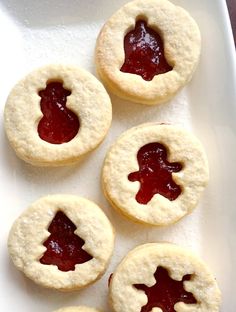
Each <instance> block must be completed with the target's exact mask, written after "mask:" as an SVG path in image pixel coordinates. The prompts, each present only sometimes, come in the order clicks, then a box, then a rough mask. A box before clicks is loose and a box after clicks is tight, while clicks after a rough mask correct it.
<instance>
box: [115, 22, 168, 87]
mask: <svg viewBox="0 0 236 312" xmlns="http://www.w3.org/2000/svg"><path fill="white" fill-rule="evenodd" d="M124 50H125V62H124V64H123V65H122V67H121V69H120V70H121V71H122V72H125V73H130V74H136V75H140V76H141V77H142V78H143V79H144V80H147V81H149V80H152V79H153V77H154V76H155V75H159V74H164V73H166V72H168V71H170V70H172V69H173V68H172V67H171V66H170V65H169V64H168V63H167V61H166V59H165V55H164V46H163V41H162V39H161V37H160V36H159V35H158V33H157V32H156V31H155V30H153V29H152V28H150V27H148V26H147V23H146V22H145V21H142V20H140V21H137V22H136V25H135V28H134V29H133V30H131V31H130V32H129V33H128V34H127V35H126V36H125V38H124Z"/></svg>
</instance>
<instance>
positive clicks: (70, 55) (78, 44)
mask: <svg viewBox="0 0 236 312" xmlns="http://www.w3.org/2000/svg"><path fill="white" fill-rule="evenodd" d="M173 2H174V3H176V4H179V5H181V6H183V7H184V8H186V9H187V10H189V12H190V13H191V14H192V16H193V17H194V18H195V19H196V21H197V23H198V24H199V26H200V29H201V33H202V39H203V40H202V41H203V42H202V57H201V60H200V64H199V66H198V69H197V71H196V74H195V76H194V79H193V80H192V82H191V83H190V84H189V85H188V86H187V87H186V88H185V89H184V90H183V91H182V92H181V93H180V94H179V95H178V96H177V97H176V98H174V99H173V100H172V101H171V102H170V103H167V104H164V105H162V106H160V107H146V106H142V105H138V104H134V103H129V102H125V101H120V100H119V99H118V98H116V97H115V96H112V101H113V123H112V127H111V130H110V132H109V134H108V136H107V138H106V140H105V141H104V142H103V144H102V145H101V146H100V147H99V148H98V149H97V150H96V151H94V152H92V153H91V154H90V155H89V156H88V157H87V158H86V159H85V160H84V161H83V162H82V163H81V164H80V165H77V166H72V167H64V168H54V169H42V168H41V169H40V168H36V167H32V166H30V165H27V164H25V163H24V162H22V161H21V160H19V159H18V158H17V157H16V156H15V154H14V151H13V150H12V149H11V148H10V147H9V144H8V142H7V139H6V137H5V134H4V127H3V109H4V104H5V101H6V98H7V95H8V93H9V91H10V89H11V88H12V87H13V85H14V84H15V83H16V82H17V81H18V80H19V79H20V78H21V77H22V76H24V75H25V74H26V73H28V72H29V71H30V70H31V69H33V68H35V67H38V66H40V65H44V64H47V63H62V62H64V63H70V64H76V65H80V66H81V67H83V68H85V69H87V70H89V71H90V72H92V73H94V74H95V67H94V58H93V54H94V46H95V41H96V37H97V35H98V32H99V30H100V28H101V26H102V24H103V23H104V21H105V20H106V19H107V18H108V17H109V16H110V15H111V14H112V13H113V12H114V11H115V10H116V9H118V8H119V7H120V6H121V5H122V4H124V3H126V1H124V0H109V1H108V0H97V1H95V0H94V1H93V0H86V1H85V0H77V1H76V0H70V1H63V0H51V1H46V0H41V1H32V0H21V1H17V0H0V38H1V44H0V166H1V167H0V203H1V204H0V214H1V215H0V222H1V226H0V231H1V232H0V283H1V284H0V310H1V311H18V312H23V311H24V312H31V311H34V312H42V311H45V312H50V311H53V310H55V309H56V308H59V307H62V306H68V305H77V304H84V305H85V304H87V305H91V306H95V307H98V308H101V309H103V310H104V312H108V311H109V310H110V309H109V307H108V304H107V291H108V288H107V279H108V277H109V275H110V274H111V272H112V271H113V269H114V267H115V266H116V264H117V263H118V262H119V261H120V260H121V259H122V257H123V256H124V255H125V254H126V252H127V251H128V250H130V249H131V248H133V247H134V246H136V245H138V244H141V243H145V242H153V241H162V240H164V241H170V242H175V243H178V244H181V245H183V246H186V247H189V248H192V249H193V250H194V251H195V252H196V253H198V254H199V255H200V256H201V257H202V258H203V259H204V260H205V261H206V262H207V263H208V265H209V266H210V268H211V270H212V272H214V274H215V276H216V278H217V280H218V283H219V286H220V288H221V290H222V293H223V305H222V309H221V311H222V312H235V311H236V296H235V289H236V273H235V272H236V268H235V263H236V261H235V260H236V254H235V253H236V246H235V244H236V243H235V242H236V235H235V229H234V227H235V225H236V213H235V211H236V191H235V186H236V161H235V160H236V137H235V134H236V92H235V86H236V74H235V73H236V71H235V68H236V67H235V62H234V61H235V54H234V47H233V41H232V34H231V31H230V28H229V21H228V16H227V12H226V6H225V3H224V1H223V0H214V1H212V0H198V1H196V0H191V1H190V0H173ZM147 121H161V122H167V121H169V122H172V123H178V124H182V125H184V126H186V127H187V128H190V129H192V130H193V131H194V133H195V134H196V135H197V136H198V137H199V138H200V140H201V141H202V143H203V145H204V146H205V148H206V151H207V154H208V158H209V164H210V175H211V178H210V183H209V186H208V188H207V190H206V191H205V193H204V195H203V197H202V200H201V203H200V204H199V205H198V207H197V209H196V210H195V211H194V213H193V214H191V215H190V216H188V217H186V218H184V219H183V220H182V221H180V222H179V223H177V224H176V225H173V226H170V227H168V228H163V229H156V228H154V227H144V226H142V225H135V224H132V223H131V222H129V221H127V220H125V219H124V218H123V217H121V216H119V215H118V214H117V213H116V212H114V211H113V210H112V208H111V207H110V206H109V204H108V203H107V202H106V200H105V199H104V197H103V194H102V191H101V186H100V172H101V167H102V162H103V159H104V156H105V153H106V151H107V148H108V147H109V145H110V144H111V142H113V140H114V139H115V138H116V137H117V136H118V135H119V134H120V133H121V132H122V131H124V130H125V129H128V128H129V127H131V126H133V125H138V124H140V123H142V122H147ZM53 193H71V194H76V195H79V196H85V197H87V198H89V199H91V200H94V201H95V202H96V203H98V204H100V206H101V207H102V208H103V209H104V211H105V212H106V213H107V215H108V217H109V218H110V220H111V221H112V223H113V224H114V226H115V228H116V231H117V239H116V247H115V253H114V257H113V258H112V261H111V265H110V266H109V268H108V270H107V273H106V274H105V275H104V277H103V278H102V279H101V280H100V281H99V282H97V283H96V284H94V285H93V286H90V287H88V288H87V289H84V290H82V291H80V292H75V293H59V292H56V291H52V290H47V289H43V288H41V287H39V286H37V285H35V284H34V283H33V282H31V281H29V280H28V279H27V278H25V277H24V276H23V275H22V274H21V273H20V272H18V271H17V270H16V269H15V268H14V266H13V264H12V263H11V262H10V260H9V257H8V253H7V236H8V231H9V229H10V227H11V224H12V222H13V221H14V220H15V219H16V217H17V216H18V215H19V214H20V213H21V212H22V211H23V210H24V209H25V208H26V207H27V206H28V205H29V204H30V203H31V202H32V201H34V200H36V199H37V198H38V197H40V196H43V195H46V194H53Z"/></svg>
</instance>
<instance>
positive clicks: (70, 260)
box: [40, 211, 93, 272]
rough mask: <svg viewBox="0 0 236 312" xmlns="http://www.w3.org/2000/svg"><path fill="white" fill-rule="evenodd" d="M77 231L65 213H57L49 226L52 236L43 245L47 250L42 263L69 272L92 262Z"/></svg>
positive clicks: (41, 260)
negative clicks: (77, 266) (76, 266)
mask: <svg viewBox="0 0 236 312" xmlns="http://www.w3.org/2000/svg"><path fill="white" fill-rule="evenodd" d="M75 230H76V226H75V225H74V223H72V221H71V220H70V219H69V218H68V217H67V216H66V215H65V214H64V213H63V212H61V211H59V212H57V214H56V215H55V217H54V218H53V220H52V222H51V224H50V225H49V228H48V232H50V233H51V235H50V236H49V237H48V239H47V240H46V241H45V242H44V244H43V245H44V246H45V247H46V248H47V250H46V251H45V253H44V255H43V256H42V258H41V259H40V262H41V263H42V264H53V265H56V266H57V267H58V269H59V270H60V271H64V272H67V271H74V270H75V265H76V264H81V263H84V262H87V261H89V260H91V259H92V258H93V257H92V256H91V255H90V254H88V253H87V252H86V251H85V250H84V249H82V246H83V245H84V243H85V242H84V240H83V239H82V238H80V237H79V236H78V235H76V234H74V232H75Z"/></svg>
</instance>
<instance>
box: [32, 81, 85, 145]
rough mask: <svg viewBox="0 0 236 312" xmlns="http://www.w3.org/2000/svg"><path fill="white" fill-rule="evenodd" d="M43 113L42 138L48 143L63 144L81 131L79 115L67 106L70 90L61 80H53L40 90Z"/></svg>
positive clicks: (39, 130)
mask: <svg viewBox="0 0 236 312" xmlns="http://www.w3.org/2000/svg"><path fill="white" fill-rule="evenodd" d="M38 94H39V96H40V97H41V101H40V107H41V111H42V113H43V117H42V119H41V120H40V121H39V124H38V134H39V136H40V138H41V139H42V140H44V141H46V142H48V143H52V144H62V143H66V142H69V141H71V140H72V139H73V138H74V137H75V136H76V134H77V133H78V131H79V127H80V123H79V119H78V117H77V116H76V115H75V114H74V113H73V112H72V111H71V110H69V109H68V108H67V107H66V101H67V96H69V95H70V94H71V92H70V91H69V90H66V89H64V88H63V85H62V83H61V82H51V83H49V84H48V85H47V87H46V89H44V90H41V91H39V93H38Z"/></svg>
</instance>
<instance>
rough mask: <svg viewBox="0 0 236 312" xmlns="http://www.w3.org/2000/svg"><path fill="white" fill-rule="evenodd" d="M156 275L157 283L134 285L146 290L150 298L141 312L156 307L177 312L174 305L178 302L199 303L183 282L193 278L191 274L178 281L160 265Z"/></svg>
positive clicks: (167, 311) (147, 311) (165, 311)
mask: <svg viewBox="0 0 236 312" xmlns="http://www.w3.org/2000/svg"><path fill="white" fill-rule="evenodd" d="M154 277H155V279H156V284H155V285H153V286H151V287H148V286H146V285H144V284H136V285H133V286H134V287H135V288H137V289H139V290H142V291H144V292H145V294H146V296H147V299H148V302H147V304H146V305H145V306H143V307H142V309H141V312H150V311H151V310H152V309H153V308H154V307H158V308H160V309H161V310H162V311H163V312H176V310H175V308H174V306H175V304H176V303H177V302H184V303H186V304H195V303H197V301H196V299H195V298H194V296H193V294H192V293H190V292H187V291H186V290H185V289H184V284H183V282H184V281H189V280H190V279H191V275H190V274H187V275H185V276H184V277H183V278H182V281H176V280H173V279H172V278H171V277H170V276H169V274H168V271H167V270H166V269H165V268H163V267H158V268H157V270H156V272H155V274H154Z"/></svg>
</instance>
